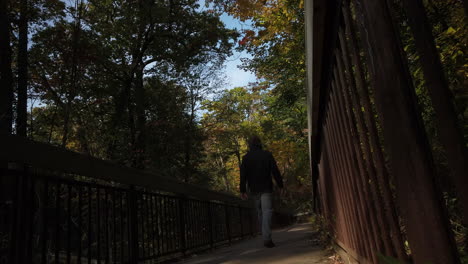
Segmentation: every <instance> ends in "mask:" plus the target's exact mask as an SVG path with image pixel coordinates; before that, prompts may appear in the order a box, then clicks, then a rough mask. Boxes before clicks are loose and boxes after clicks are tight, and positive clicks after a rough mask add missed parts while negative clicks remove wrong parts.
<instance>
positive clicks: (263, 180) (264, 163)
mask: <svg viewBox="0 0 468 264" xmlns="http://www.w3.org/2000/svg"><path fill="white" fill-rule="evenodd" d="M248 143H249V152H247V154H246V155H245V156H244V157H243V158H242V164H241V167H240V192H241V198H242V199H244V200H245V199H247V198H248V196H247V189H248V190H249V192H250V194H251V195H252V197H253V198H254V200H255V207H256V208H257V214H258V220H259V222H260V225H261V228H262V236H263V245H264V246H265V247H267V248H272V247H274V246H275V244H274V243H273V241H272V240H271V216H272V214H273V208H272V193H273V182H272V179H271V176H272V175H273V177H274V178H275V181H276V185H278V187H279V188H280V189H281V192H280V194H282V193H283V192H284V189H283V179H282V178H281V174H280V172H279V170H278V166H277V165H276V161H275V159H274V158H273V155H272V154H271V152H269V151H266V150H263V149H262V142H261V141H260V138H259V137H258V136H253V137H252V138H250V140H249V142H248Z"/></svg>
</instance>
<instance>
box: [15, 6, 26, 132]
mask: <svg viewBox="0 0 468 264" xmlns="http://www.w3.org/2000/svg"><path fill="white" fill-rule="evenodd" d="M27 91H28V0H21V2H20V19H19V40H18V105H17V109H16V134H17V135H19V136H22V137H26V128H27V107H28V93H27Z"/></svg>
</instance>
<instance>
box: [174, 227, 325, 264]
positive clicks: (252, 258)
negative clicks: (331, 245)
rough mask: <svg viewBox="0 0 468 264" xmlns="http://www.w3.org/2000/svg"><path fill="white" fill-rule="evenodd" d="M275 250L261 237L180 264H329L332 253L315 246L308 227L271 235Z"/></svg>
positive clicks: (280, 231) (283, 230) (293, 228)
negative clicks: (264, 243) (268, 246)
mask: <svg viewBox="0 0 468 264" xmlns="http://www.w3.org/2000/svg"><path fill="white" fill-rule="evenodd" d="M273 241H274V243H275V244H276V247H274V248H265V247H263V241H262V238H261V236H257V237H255V238H253V239H248V240H245V241H241V242H237V243H234V244H233V245H231V246H226V247H223V248H219V249H217V250H214V251H213V252H207V253H204V254H201V255H199V256H194V257H192V258H189V259H186V260H183V261H181V262H179V263H183V264H218V263H225V264H237V263H247V264H254V263H255V264H257V263H258V264H266V263H268V264H270V263H272V264H275V263H286V264H306V263H307V264H331V263H334V261H333V260H332V257H331V253H330V252H328V251H326V250H324V249H322V247H321V246H320V245H317V243H316V241H315V239H314V237H313V233H312V231H311V226H310V225H309V224H296V225H294V226H291V227H288V228H285V229H281V230H276V231H274V232H273Z"/></svg>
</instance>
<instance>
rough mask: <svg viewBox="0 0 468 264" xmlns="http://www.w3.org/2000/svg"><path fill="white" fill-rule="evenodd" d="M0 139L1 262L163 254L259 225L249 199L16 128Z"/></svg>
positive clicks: (150, 259) (135, 259)
mask: <svg viewBox="0 0 468 264" xmlns="http://www.w3.org/2000/svg"><path fill="white" fill-rule="evenodd" d="M0 143H1V146H2V150H1V151H0V161H1V163H0V164H1V166H0V167H1V170H0V190H1V191H0V221H1V222H0V243H1V244H0V253H1V254H0V256H1V257H0V263H57V264H58V263H161V262H164V261H166V262H167V261H170V260H173V259H177V258H180V257H183V256H185V255H190V254H192V253H194V252H199V251H203V250H207V249H211V248H214V247H216V246H219V245H222V244H226V243H231V242H232V241H234V240H239V239H243V238H248V237H252V236H253V235H255V234H257V222H256V213H255V212H254V211H253V208H252V206H251V204H249V203H248V202H244V201H241V200H240V199H238V198H236V197H234V196H231V195H228V194H223V193H217V192H213V191H210V190H206V189H203V188H199V187H197V186H193V185H188V184H183V183H180V182H177V181H174V180H172V179H168V178H162V177H158V176H156V175H154V174H148V173H144V172H141V171H137V170H132V169H129V168H125V167H120V166H117V165H115V164H112V163H108V162H105V161H101V160H97V159H94V158H90V157H87V156H82V155H79V154H76V153H73V152H69V151H65V150H63V149H59V148H55V147H51V146H48V145H45V144H40V143H36V142H31V141H27V140H24V139H21V138H18V137H15V136H2V137H0ZM275 218H276V222H277V223H278V224H280V225H281V224H288V223H290V221H291V220H292V218H291V217H289V215H282V214H281V213H276V214H275Z"/></svg>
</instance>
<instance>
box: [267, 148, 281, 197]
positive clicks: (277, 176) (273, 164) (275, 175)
mask: <svg viewBox="0 0 468 264" xmlns="http://www.w3.org/2000/svg"><path fill="white" fill-rule="evenodd" d="M270 155H271V174H273V178H275V181H276V185H278V187H279V188H281V189H282V188H283V178H282V177H281V173H280V171H279V169H278V165H276V160H275V158H274V157H273V154H271V153H270Z"/></svg>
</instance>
